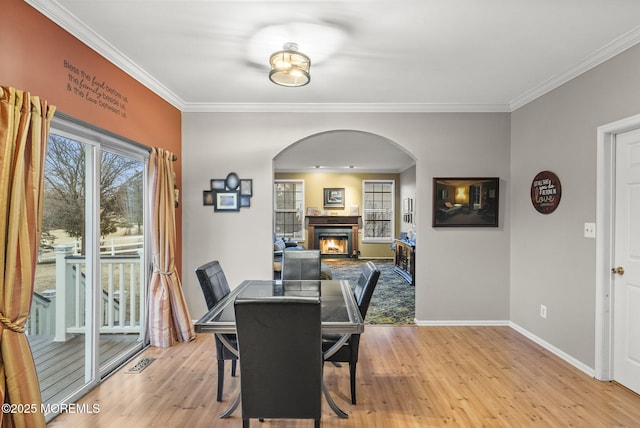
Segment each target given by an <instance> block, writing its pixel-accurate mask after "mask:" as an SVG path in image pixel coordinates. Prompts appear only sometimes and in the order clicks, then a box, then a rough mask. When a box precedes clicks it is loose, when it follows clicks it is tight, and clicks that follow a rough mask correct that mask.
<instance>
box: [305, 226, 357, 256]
mask: <svg viewBox="0 0 640 428" xmlns="http://www.w3.org/2000/svg"><path fill="white" fill-rule="evenodd" d="M314 243H315V248H317V249H319V250H320V255H321V256H322V257H351V256H352V254H351V253H352V251H353V249H352V248H353V247H352V243H351V228H350V227H335V226H334V227H330V228H327V227H316V230H315V237H314Z"/></svg>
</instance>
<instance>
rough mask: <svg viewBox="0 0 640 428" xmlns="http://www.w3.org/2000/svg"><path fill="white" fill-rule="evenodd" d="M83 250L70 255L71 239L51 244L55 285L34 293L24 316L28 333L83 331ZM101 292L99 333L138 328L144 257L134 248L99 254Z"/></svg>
mask: <svg viewBox="0 0 640 428" xmlns="http://www.w3.org/2000/svg"><path fill="white" fill-rule="evenodd" d="M85 267H86V261H85V258H84V256H78V255H74V247H73V245H59V246H58V247H56V289H55V292H53V291H49V292H48V293H47V295H44V296H43V295H39V294H34V300H33V304H32V306H31V314H30V316H29V320H28V321H27V328H28V332H29V334H30V335H36V334H39V335H53V336H54V341H57V342H64V341H65V340H67V337H68V335H69V334H74V333H85V332H86V319H87V316H88V313H87V311H86V310H85V308H86V290H87V285H86V282H85ZM99 274H100V275H101V278H102V293H101V298H100V307H99V308H98V310H99V314H100V333H114V334H121V333H141V328H142V327H141V326H142V323H141V317H142V315H143V314H144V308H145V307H144V284H145V281H144V276H145V269H144V257H143V254H142V251H141V250H139V251H138V254H130V255H114V256H101V257H100V273H99Z"/></svg>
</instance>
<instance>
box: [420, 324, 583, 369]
mask: <svg viewBox="0 0 640 428" xmlns="http://www.w3.org/2000/svg"><path fill="white" fill-rule="evenodd" d="M414 322H415V323H416V325H418V326H423V327H438V326H440V327H445V326H455V327H463V326H466V327H482V326H484V327H500V326H506V327H511V328H512V329H514V330H515V331H517V332H518V333H520V334H522V335H523V336H525V337H526V338H527V339H529V340H531V341H533V342H535V343H537V344H538V345H540V346H542V347H543V348H544V349H546V350H547V351H549V352H551V353H552V354H554V355H556V356H558V357H560V358H562V359H563V360H564V361H566V362H567V363H569V364H571V365H572V366H574V367H575V368H577V369H578V370H580V371H582V372H584V373H586V374H587V375H589V376H590V377H595V369H593V368H591V367H589V366H587V365H586V364H584V363H582V362H581V361H578V360H576V359H575V358H573V357H572V356H571V355H569V354H567V353H566V352H564V351H562V350H560V349H558V348H556V347H555V346H553V345H552V344H550V343H549V342H547V341H546V340H543V339H541V338H540V337H538V336H536V335H535V334H533V333H531V332H530V331H528V330H526V329H524V328H522V327H521V326H519V325H518V324H516V323H514V322H511V321H508V320H479V321H472V320H445V321H430V320H426V321H425V320H418V319H414Z"/></svg>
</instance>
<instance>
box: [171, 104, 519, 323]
mask: <svg viewBox="0 0 640 428" xmlns="http://www.w3.org/2000/svg"><path fill="white" fill-rule="evenodd" d="M335 129H353V130H359V131H366V132H371V133H374V134H377V135H380V136H383V137H385V138H388V139H390V140H391V141H394V142H395V143H397V144H398V145H400V146H401V147H403V148H404V149H405V150H406V151H408V152H409V153H410V154H412V156H413V157H414V158H415V159H416V194H417V195H416V202H417V207H416V215H417V219H416V223H417V237H418V238H417V239H418V251H417V267H416V277H417V279H416V317H417V319H418V320H420V321H424V322H440V321H445V322H446V321H463V322H464V321H471V322H475V321H486V320H502V321H506V320H508V317H509V228H510V226H509V221H510V220H509V217H510V216H509V197H508V194H509V193H508V191H509V159H510V151H509V139H510V115H509V114H507V113H424V114H416V113H408V114H401V113H384V114H383V113H379V114H378V113H335V114H333V113H329V114H328V113H318V114H314V113H304V114H291V113H184V114H183V148H182V149H183V153H182V158H183V162H184V165H185V167H184V170H183V177H182V179H183V189H182V195H183V197H184V205H183V207H184V208H183V278H182V282H183V284H184V289H185V295H186V298H187V303H188V305H189V308H190V310H191V316H192V318H194V319H195V318H198V317H199V316H200V315H201V314H203V313H204V312H205V305H204V302H203V299H202V295H201V292H200V289H199V286H198V283H197V281H196V278H195V275H194V274H193V271H194V269H195V268H196V267H197V266H198V265H199V264H201V263H204V262H206V261H209V260H212V259H218V260H220V261H221V263H222V267H223V268H224V270H225V272H226V274H227V277H228V279H229V282H230V284H231V285H232V286H234V285H236V284H238V283H239V282H240V281H241V280H242V279H246V278H269V277H270V276H271V274H272V266H271V260H272V207H273V204H272V182H273V171H272V170H273V168H272V160H273V158H274V157H275V156H276V155H277V154H278V153H279V152H281V151H282V150H284V149H285V148H286V147H287V146H289V145H291V144H293V143H295V142H296V141H298V140H300V139H302V138H305V137H308V136H310V135H313V134H315V133H318V132H323V131H329V130H335ZM232 171H233V172H236V173H237V174H238V176H239V177H240V178H251V179H253V191H254V196H253V198H252V200H251V208H248V209H242V210H241V211H240V212H239V213H214V212H213V209H212V207H203V206H202V191H203V190H205V189H207V188H208V186H209V180H210V179H212V178H224V177H226V175H227V174H228V173H229V172H232ZM435 176H498V177H500V178H501V182H500V186H501V187H500V202H501V208H500V227H499V228H491V229H487V228H478V229H450V228H449V229H446V230H443V229H439V230H435V229H433V228H432V227H431V200H432V178H433V177H435Z"/></svg>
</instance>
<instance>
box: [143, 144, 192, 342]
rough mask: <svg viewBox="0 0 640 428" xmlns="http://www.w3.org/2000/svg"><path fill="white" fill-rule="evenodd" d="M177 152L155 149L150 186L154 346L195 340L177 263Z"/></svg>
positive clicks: (150, 293) (151, 338) (151, 159)
mask: <svg viewBox="0 0 640 428" xmlns="http://www.w3.org/2000/svg"><path fill="white" fill-rule="evenodd" d="M174 184H175V173H174V172H173V154H172V153H171V152H169V151H165V150H163V149H156V148H154V149H151V154H150V156H149V186H150V189H151V191H150V193H151V195H150V203H151V234H152V240H153V242H152V248H151V249H152V255H153V272H152V274H151V283H150V291H149V336H150V341H151V346H157V347H161V348H166V347H169V346H171V345H173V344H174V343H175V342H176V341H180V342H188V341H190V340H193V339H195V332H194V329H193V325H192V324H191V317H190V316H189V310H188V308H187V304H186V302H185V299H184V294H183V293H182V285H181V284H180V278H179V277H178V273H177V272H176V266H175V251H176V250H175V248H176V215H175V193H174Z"/></svg>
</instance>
